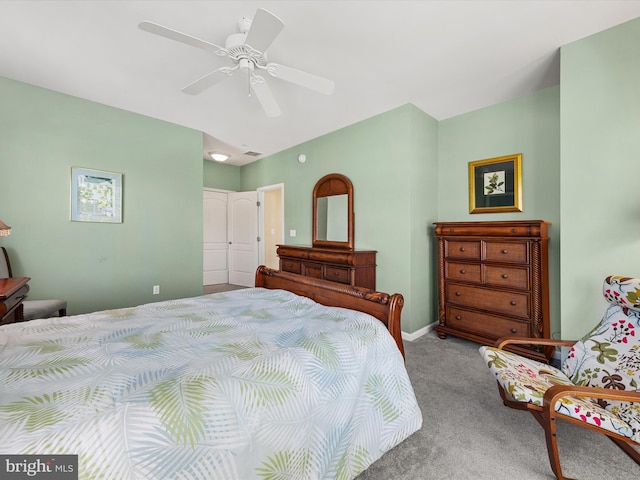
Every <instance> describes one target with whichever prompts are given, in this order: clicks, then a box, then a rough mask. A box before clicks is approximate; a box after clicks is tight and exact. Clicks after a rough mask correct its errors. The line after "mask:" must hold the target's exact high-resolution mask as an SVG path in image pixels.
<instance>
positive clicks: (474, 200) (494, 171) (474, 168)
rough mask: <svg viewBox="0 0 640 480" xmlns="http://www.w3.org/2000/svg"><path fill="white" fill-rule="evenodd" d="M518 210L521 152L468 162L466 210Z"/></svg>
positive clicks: (474, 211)
mask: <svg viewBox="0 0 640 480" xmlns="http://www.w3.org/2000/svg"><path fill="white" fill-rule="evenodd" d="M521 211H522V154H521V153H516V154H514V155H506V156H504V157H495V158H488V159H486V160H477V161H475V162H469V213H499V212H521Z"/></svg>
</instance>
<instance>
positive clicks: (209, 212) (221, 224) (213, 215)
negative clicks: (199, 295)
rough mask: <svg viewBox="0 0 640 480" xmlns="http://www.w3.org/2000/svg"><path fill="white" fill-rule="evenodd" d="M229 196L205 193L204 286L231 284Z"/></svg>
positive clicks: (211, 192) (207, 191)
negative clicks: (228, 233)
mask: <svg viewBox="0 0 640 480" xmlns="http://www.w3.org/2000/svg"><path fill="white" fill-rule="evenodd" d="M227 223H228V222H227V194H226V193H224V192H213V191H210V190H204V192H203V248H204V252H203V273H202V284H203V285H217V284H219V283H228V282H229V262H228V260H227V257H228V252H229V243H228V241H227Z"/></svg>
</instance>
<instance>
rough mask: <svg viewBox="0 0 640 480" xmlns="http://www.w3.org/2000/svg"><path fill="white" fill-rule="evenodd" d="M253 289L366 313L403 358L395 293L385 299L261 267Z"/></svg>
mask: <svg viewBox="0 0 640 480" xmlns="http://www.w3.org/2000/svg"><path fill="white" fill-rule="evenodd" d="M256 287H262V288H270V289H278V288H279V289H283V290H288V291H290V292H293V293H295V294H297V295H302V296H305V297H308V298H310V299H312V300H314V301H316V302H318V303H321V304H323V305H327V306H332V307H342V308H350V309H351V310H358V311H360V312H364V313H368V314H369V315H371V316H373V317H375V318H377V319H378V320H380V321H381V322H382V323H384V324H385V326H386V327H387V330H389V333H390V334H391V336H392V337H393V339H394V340H395V342H396V345H397V346H398V349H399V350H400V353H402V356H403V357H404V345H403V343H402V331H401V329H400V314H401V312H402V307H403V306H404V297H403V296H402V295H401V294H399V293H394V294H393V295H389V294H388V293H383V292H378V291H376V290H369V289H367V288H361V287H352V286H350V285H343V284H339V283H335V282H329V281H327V280H321V279H318V278H312V277H304V276H302V275H296V274H294V273H288V272H282V271H280V270H273V269H271V268H267V267H265V266H264V265H261V266H259V267H258V270H257V271H256Z"/></svg>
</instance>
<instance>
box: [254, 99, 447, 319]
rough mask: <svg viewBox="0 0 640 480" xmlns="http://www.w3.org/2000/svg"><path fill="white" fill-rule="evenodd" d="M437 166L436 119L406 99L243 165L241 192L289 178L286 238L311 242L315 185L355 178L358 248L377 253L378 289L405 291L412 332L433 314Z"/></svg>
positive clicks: (298, 242) (406, 316) (286, 184)
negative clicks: (336, 176)
mask: <svg viewBox="0 0 640 480" xmlns="http://www.w3.org/2000/svg"><path fill="white" fill-rule="evenodd" d="M300 153H304V154H306V156H307V161H306V162H305V163H304V164H300V163H298V161H297V158H298V155H299V154H300ZM436 168H437V122H436V121H435V120H433V119H432V118H431V117H429V116H428V115H426V114H425V113H424V112H422V111H420V110H419V109H417V108H416V107H414V106H413V105H405V106H402V107H399V108H397V109H394V110H392V111H390V112H386V113H384V114H381V115H377V116H375V117H373V118H370V119H367V120H364V121H362V122H359V123H357V124H354V125H351V126H349V127H346V128H343V129H340V130H337V131H335V132H332V133H330V134H328V135H325V136H322V137H320V138H317V139H314V140H311V141H309V142H306V143H303V144H301V145H298V146H296V147H295V148H291V149H288V150H285V151H283V152H280V153H277V154H275V155H272V156H270V157H267V158H265V159H262V160H260V161H258V162H254V163H252V164H249V165H245V166H244V167H242V190H255V189H256V188H258V187H261V186H265V185H272V184H276V183H284V200H285V233H286V239H285V241H286V243H287V244H294V245H310V244H311V212H312V204H311V192H312V191H313V186H314V185H315V183H316V181H318V180H319V179H320V178H321V177H323V176H324V175H326V174H328V173H342V174H343V175H346V176H347V177H349V178H350V179H351V181H352V183H353V186H354V192H355V199H354V200H355V205H354V208H355V243H356V248H358V249H373V250H377V251H378V254H377V264H378V267H377V285H376V287H377V288H378V290H382V291H386V292H389V293H394V292H400V293H402V294H403V295H404V297H405V307H404V310H403V330H404V331H406V332H414V331H415V330H417V329H418V328H420V327H424V326H425V325H427V324H428V323H431V322H433V321H434V320H435V318H434V317H433V312H432V309H430V308H429V306H430V305H431V304H432V301H433V299H432V298H431V295H432V293H431V292H432V285H430V284H429V282H430V281H432V278H431V276H430V275H431V271H432V269H433V268H435V267H434V265H433V263H432V262H433V259H432V258H431V257H430V255H429V254H428V252H429V248H430V246H429V245H430V241H431V240H430V239H429V238H428V237H427V235H426V231H427V225H429V224H430V223H431V222H433V221H435V218H436V190H435V185H433V184H432V185H429V181H430V180H431V182H435V178H436V173H435V172H436ZM291 229H293V230H296V232H297V235H296V237H289V236H288V234H289V230H291Z"/></svg>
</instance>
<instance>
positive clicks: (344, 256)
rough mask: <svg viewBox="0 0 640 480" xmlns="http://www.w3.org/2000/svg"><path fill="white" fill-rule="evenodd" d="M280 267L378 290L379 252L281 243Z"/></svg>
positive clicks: (286, 270)
mask: <svg viewBox="0 0 640 480" xmlns="http://www.w3.org/2000/svg"><path fill="white" fill-rule="evenodd" d="M277 254H278V256H279V257H280V270H282V271H283V272H291V273H297V274H299V275H304V276H307V277H315V278H322V279H324V280H329V281H331V282H336V283H344V284H345V285H353V286H355V287H364V288H369V289H371V290H375V289H376V251H375V250H339V249H332V248H314V247H305V246H298V245H278V249H277Z"/></svg>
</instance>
